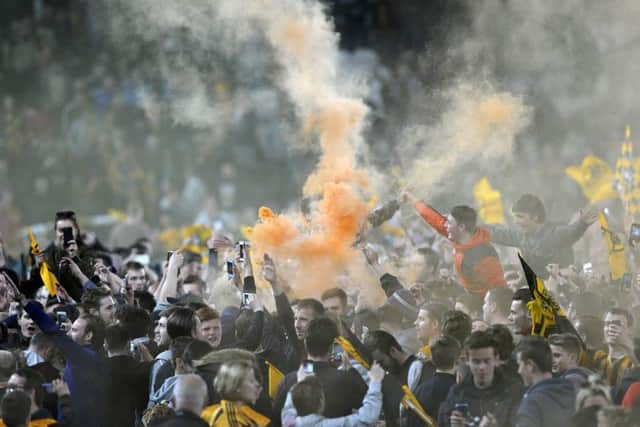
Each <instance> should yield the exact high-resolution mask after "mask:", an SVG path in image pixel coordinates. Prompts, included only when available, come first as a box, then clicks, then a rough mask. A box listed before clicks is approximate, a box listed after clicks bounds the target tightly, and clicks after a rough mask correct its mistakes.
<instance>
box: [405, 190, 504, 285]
mask: <svg viewBox="0 0 640 427" xmlns="http://www.w3.org/2000/svg"><path fill="white" fill-rule="evenodd" d="M415 208H416V210H417V211H418V213H419V214H420V216H422V218H423V219H424V220H425V221H426V222H427V223H429V225H431V226H432V227H433V228H434V229H435V230H436V231H437V232H438V233H440V234H441V235H443V236H445V237H447V229H446V227H445V224H446V222H447V219H446V218H445V217H444V216H442V215H441V214H440V213H439V212H438V211H436V210H435V209H433V208H432V207H430V206H428V205H426V204H425V203H423V202H416V204H415ZM489 237H490V236H489V231H488V230H487V229H486V228H483V227H477V228H476V230H475V233H474V234H473V237H472V239H471V240H470V241H469V242H467V243H458V242H454V241H452V242H451V244H452V245H453V250H454V264H455V267H456V270H457V271H458V275H459V276H460V280H461V281H462V286H464V287H465V289H466V290H468V291H469V292H472V293H474V294H478V295H481V296H483V295H484V294H485V293H487V291H488V290H489V289H491V288H496V287H504V286H506V282H505V280H504V272H503V271H502V266H501V265H500V258H498V253H497V252H496V250H495V248H494V247H493V245H492V244H491V243H489Z"/></svg>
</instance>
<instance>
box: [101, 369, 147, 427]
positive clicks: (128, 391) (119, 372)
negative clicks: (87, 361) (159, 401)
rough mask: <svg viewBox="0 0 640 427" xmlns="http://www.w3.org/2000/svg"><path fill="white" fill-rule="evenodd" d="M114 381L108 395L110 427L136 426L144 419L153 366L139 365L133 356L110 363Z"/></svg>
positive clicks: (111, 382) (110, 373)
mask: <svg viewBox="0 0 640 427" xmlns="http://www.w3.org/2000/svg"><path fill="white" fill-rule="evenodd" d="M107 367H108V369H109V375H110V378H111V381H110V384H109V391H108V394H107V399H108V403H107V405H108V406H107V408H108V412H107V416H108V419H109V422H108V424H107V425H108V426H112V427H119V426H133V425H135V421H136V419H138V418H140V417H141V416H142V412H143V411H144V410H145V408H146V407H147V401H148V399H149V373H150V371H151V364H150V363H144V362H139V361H137V360H136V359H134V358H133V357H131V356H114V357H110V358H108V359H107Z"/></svg>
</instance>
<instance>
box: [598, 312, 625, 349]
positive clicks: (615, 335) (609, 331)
mask: <svg viewBox="0 0 640 427" xmlns="http://www.w3.org/2000/svg"><path fill="white" fill-rule="evenodd" d="M628 334H629V325H628V323H627V318H626V317H625V316H624V315H621V314H613V313H607V315H606V316H605V318H604V341H605V342H606V343H607V344H609V345H614V344H618V343H619V342H620V339H622V338H625V337H626V336H627V335H628Z"/></svg>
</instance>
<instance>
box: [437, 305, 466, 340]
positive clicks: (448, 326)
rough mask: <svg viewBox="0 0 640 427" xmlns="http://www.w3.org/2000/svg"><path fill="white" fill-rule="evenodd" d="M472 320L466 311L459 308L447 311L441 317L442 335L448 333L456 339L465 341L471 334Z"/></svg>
mask: <svg viewBox="0 0 640 427" xmlns="http://www.w3.org/2000/svg"><path fill="white" fill-rule="evenodd" d="M471 326H472V321H471V317H469V315H468V314H467V313H464V312H462V311H460V310H449V311H447V312H446V313H445V314H444V316H443V319H442V325H441V328H440V329H441V332H442V335H449V336H452V337H454V338H455V339H457V340H458V342H465V340H466V339H467V337H468V336H469V335H470V334H471Z"/></svg>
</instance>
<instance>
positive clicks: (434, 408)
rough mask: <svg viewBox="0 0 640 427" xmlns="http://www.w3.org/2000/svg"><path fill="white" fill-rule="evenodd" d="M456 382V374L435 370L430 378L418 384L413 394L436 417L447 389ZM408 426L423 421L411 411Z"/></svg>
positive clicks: (420, 423) (447, 391)
mask: <svg viewBox="0 0 640 427" xmlns="http://www.w3.org/2000/svg"><path fill="white" fill-rule="evenodd" d="M455 383H456V376H455V375H453V374H446V373H443V372H436V373H435V374H434V375H433V376H432V377H431V378H429V379H428V380H427V381H425V382H424V383H422V384H420V385H419V386H418V388H417V389H416V392H415V395H416V398H417V399H418V401H419V402H420V405H421V406H422V408H423V409H424V410H425V411H426V412H427V414H429V415H430V416H431V418H433V419H437V417H438V411H439V410H440V404H441V403H442V402H444V401H445V399H446V398H447V395H448V394H449V389H451V387H452V386H453V385H454V384H455ZM408 425H409V427H414V426H415V427H418V426H422V425H423V422H422V420H420V419H419V418H418V416H417V415H415V414H414V413H413V412H411V413H410V414H409V423H408Z"/></svg>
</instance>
